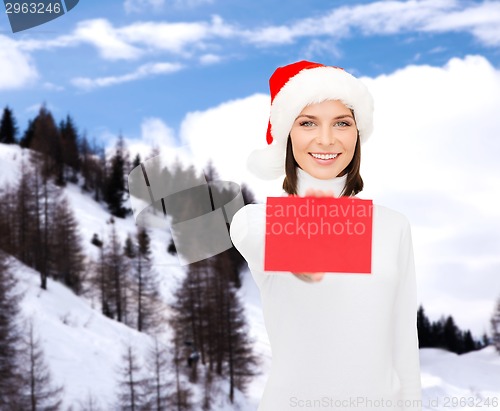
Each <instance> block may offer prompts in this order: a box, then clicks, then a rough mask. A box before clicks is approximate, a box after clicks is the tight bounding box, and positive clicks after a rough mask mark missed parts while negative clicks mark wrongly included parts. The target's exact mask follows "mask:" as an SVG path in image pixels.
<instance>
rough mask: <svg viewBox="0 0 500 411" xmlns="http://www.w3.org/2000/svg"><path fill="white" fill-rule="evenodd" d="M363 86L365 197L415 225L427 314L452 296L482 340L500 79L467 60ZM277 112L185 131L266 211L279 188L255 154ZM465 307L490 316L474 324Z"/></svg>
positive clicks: (497, 242) (492, 266) (217, 119)
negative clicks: (264, 175)
mask: <svg viewBox="0 0 500 411" xmlns="http://www.w3.org/2000/svg"><path fill="white" fill-rule="evenodd" d="M363 81H364V82H366V84H367V85H368V87H369V88H370V90H371V91H372V93H373V95H374V99H375V131H374V134H373V135H372V136H371V138H370V140H369V141H368V142H367V143H366V144H365V145H364V146H363V151H362V153H363V154H362V176H363V179H364V181H365V189H364V190H363V191H362V192H361V197H363V198H372V199H374V201H375V202H376V203H378V204H383V205H385V206H387V207H390V208H393V209H396V210H398V211H400V212H402V213H403V214H405V215H406V216H407V217H408V218H409V220H410V222H411V223H412V231H413V237H414V247H415V255H416V260H417V270H418V284H419V298H423V299H424V300H423V302H424V304H425V305H426V307H428V308H429V310H428V314H430V315H432V316H437V315H438V314H441V313H442V307H441V306H440V305H439V301H438V300H439V299H440V298H442V296H443V295H447V296H448V299H449V301H450V305H449V306H448V308H447V309H446V310H445V311H446V312H449V313H456V314H457V318H460V319H461V320H462V321H464V323H463V324H466V325H467V327H471V328H472V330H473V332H475V333H476V334H477V333H478V332H482V330H483V328H484V327H485V326H487V318H486V317H485V316H486V314H487V313H486V311H485V310H486V308H485V307H487V303H486V302H488V301H490V302H491V301H492V300H493V298H496V297H497V294H498V287H497V285H498V280H497V278H498V270H500V257H499V256H498V253H497V251H496V250H498V249H499V247H500V238H499V237H498V236H495V235H494V234H492V233H498V232H500V212H499V207H498V204H499V203H500V186H499V184H498V181H500V162H498V153H499V152H500V139H499V138H498V136H500V123H499V122H498V107H500V70H497V69H495V68H494V67H493V66H492V65H491V64H490V63H489V62H488V61H487V60H486V59H485V58H483V57H481V56H468V57H466V58H464V59H458V58H454V59H451V60H450V61H449V62H448V63H447V64H446V65H444V66H443V67H432V66H427V65H411V66H408V67H405V68H403V69H401V70H398V71H396V72H394V73H391V74H387V75H383V76H379V77H376V78H363ZM269 103H270V101H269V96H267V95H263V94H256V95H253V96H250V97H247V98H244V99H239V100H234V101H229V102H226V103H223V104H221V105H219V106H217V107H214V108H212V109H209V110H206V111H203V112H193V113H189V114H188V115H186V117H185V119H184V121H183V123H182V126H181V130H180V136H181V138H182V141H183V142H184V143H188V144H189V145H190V147H191V150H192V152H193V155H194V158H195V161H196V162H197V163H198V164H206V162H207V161H208V160H209V159H210V158H211V159H212V160H213V161H214V164H215V167H216V168H217V170H218V171H219V173H220V176H221V178H222V179H224V180H231V181H235V182H237V183H241V182H242V181H243V182H246V183H248V184H249V185H250V187H251V189H252V190H253V191H254V192H256V193H257V195H258V197H259V199H260V200H261V201H263V200H264V199H265V197H266V196H267V195H269V194H272V195H276V194H279V192H280V188H281V181H274V182H271V183H265V182H262V181H261V180H257V179H255V178H253V177H251V176H250V175H249V174H248V172H247V170H246V159H247V156H248V154H249V153H250V152H251V150H253V149H254V148H256V147H258V146H261V147H262V146H265V131H266V126H267V120H268V115H269ZM480 227H488V230H486V231H485V230H484V229H481V228H480ZM450 278H454V281H451V280H450ZM464 287H467V292H465V291H466V290H464ZM467 295H468V296H469V297H467ZM464 301H466V304H465V305H463V304H462V305H461V303H462V302H464ZM462 307H465V308H462ZM467 307H482V308H481V310H480V311H477V312H475V313H473V314H472V313H468V312H467ZM438 309H439V310H440V311H436V310H438ZM461 324H462V323H459V325H461Z"/></svg>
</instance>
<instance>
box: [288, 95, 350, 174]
mask: <svg viewBox="0 0 500 411" xmlns="http://www.w3.org/2000/svg"><path fill="white" fill-rule="evenodd" d="M357 135H358V134H357V128H356V123H355V121H354V117H353V115H352V113H351V110H350V109H348V108H347V107H346V106H345V105H344V104H343V103H342V102H341V101H339V100H327V101H323V102H322V103H315V104H311V105H308V106H306V107H305V108H304V109H303V110H302V112H301V113H300V114H299V116H298V117H297V118H296V119H295V121H294V123H293V125H292V129H291V130H290V138H291V140H292V150H293V155H294V157H295V160H296V161H297V163H298V164H299V166H300V168H302V170H304V171H305V172H306V173H308V174H310V175H311V176H313V177H316V178H319V179H323V180H326V179H331V178H334V177H337V176H339V175H341V174H342V172H343V171H344V169H345V168H346V167H347V166H348V165H349V163H350V162H351V160H352V158H353V156H354V149H355V148H356V140H357Z"/></svg>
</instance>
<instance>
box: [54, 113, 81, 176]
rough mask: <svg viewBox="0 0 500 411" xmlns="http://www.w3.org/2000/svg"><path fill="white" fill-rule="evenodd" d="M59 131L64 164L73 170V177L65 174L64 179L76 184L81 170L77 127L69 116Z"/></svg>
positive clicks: (62, 122) (61, 124)
mask: <svg viewBox="0 0 500 411" xmlns="http://www.w3.org/2000/svg"><path fill="white" fill-rule="evenodd" d="M59 131H60V133H61V145H62V159H63V162H64V164H65V165H66V166H68V167H70V168H71V170H72V172H71V176H66V173H65V175H64V179H65V180H70V181H71V182H73V183H76V181H77V173H78V171H79V170H80V153H79V141H78V140H79V139H78V131H77V129H76V126H75V124H74V122H73V119H72V118H71V117H70V116H69V115H68V116H67V117H66V120H65V121H64V120H63V121H61V123H60V125H59Z"/></svg>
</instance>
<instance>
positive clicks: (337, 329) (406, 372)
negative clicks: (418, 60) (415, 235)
mask: <svg viewBox="0 0 500 411" xmlns="http://www.w3.org/2000/svg"><path fill="white" fill-rule="evenodd" d="M270 86H271V115H270V120H269V127H268V131H267V136H266V138H267V142H268V144H269V145H268V147H266V148H265V149H262V150H257V151H255V152H253V153H252V155H251V156H250V158H249V164H248V165H249V167H250V169H251V170H252V171H254V173H255V174H257V175H258V176H260V177H261V178H264V179H274V178H277V177H279V176H283V174H285V179H284V182H283V189H284V191H285V193H284V194H285V195H287V194H289V195H290V194H293V195H298V196H301V197H303V196H306V197H308V196H311V197H312V196H317V197H332V196H336V197H339V196H343V197H352V196H355V195H356V194H357V193H358V192H359V191H361V190H362V188H363V180H362V179H361V176H360V174H359V166H360V159H361V151H360V150H361V148H360V146H361V143H363V142H364V141H366V140H367V139H368V137H369V135H370V133H371V131H372V118H373V101H372V97H371V94H370V93H369V91H368V89H367V88H366V87H365V86H364V84H363V83H362V82H361V81H359V80H358V79H356V78H354V77H353V76H351V75H350V74H348V73H346V72H345V71H344V70H343V69H340V68H338V67H333V66H324V65H321V64H318V63H311V62H307V61H300V62H297V63H293V64H290V65H288V66H284V67H280V68H278V69H277V70H276V71H275V73H274V74H273V75H272V76H271V80H270ZM266 210H267V209H266V205H265V204H251V205H247V206H245V207H243V208H242V209H240V210H239V211H238V212H237V213H236V214H235V215H234V217H233V220H232V223H231V228H230V229H231V239H232V241H233V243H234V245H235V247H236V248H237V249H238V250H239V251H240V253H241V254H242V255H243V257H244V258H245V259H246V261H247V262H248V266H249V268H250V271H251V273H252V276H253V278H254V280H255V282H256V284H257V285H258V287H259V291H260V295H261V300H262V306H263V309H264V320H265V324H266V330H267V333H268V335H269V341H270V343H271V348H272V361H273V362H272V369H271V372H270V375H269V379H268V381H267V384H266V387H265V390H264V393H263V396H262V399H261V402H260V404H259V408H258V411H276V410H279V411H287V410H295V409H297V407H299V408H300V407H307V408H308V409H310V410H318V411H319V410H322V409H324V408H325V407H331V408H332V409H333V408H335V409H342V410H350V409H352V410H357V411H361V410H366V411H368V410H370V411H373V410H374V409H377V408H379V407H380V408H383V409H384V410H391V411H410V410H411V411H420V410H421V409H422V404H421V382H420V363H419V351H418V348H419V344H418V334H417V324H416V317H417V300H416V278H415V266H414V261H413V248H412V241H411V230H410V226H409V223H408V220H407V219H406V217H404V216H403V215H402V214H400V213H398V212H396V211H394V210H390V209H388V208H386V207H382V206H380V205H374V206H373V220H372V223H373V226H372V238H371V243H372V248H371V272H369V273H368V275H367V274H366V272H365V274H363V273H362V272H349V273H345V272H342V273H341V272H335V273H322V272H314V273H304V272H273V271H266V270H265V269H264V265H265V264H264V260H265V251H266V252H270V253H286V252H287V249H284V248H283V247H281V248H279V244H278V245H276V247H275V248H276V249H272V250H269V249H266V248H265V246H264V245H265V243H266V231H265V228H266V225H267V222H266V221H267V220H266ZM306 220H307V221H313V220H314V218H313V215H312V214H308V215H306V216H305V217H304V219H303V220H301V221H306ZM289 228H290V233H294V232H295V231H294V230H293V227H289ZM290 235H293V234H290ZM334 235H335V233H334V232H332V233H331V234H328V236H325V237H324V238H326V239H327V240H326V241H325V242H327V244H324V248H321V249H322V252H323V253H324V255H326V256H327V257H329V258H331V255H333V254H334V253H332V252H330V250H331V249H332V247H333V245H332V244H338V243H336V242H335V241H336V240H337V238H335V239H334V238H333V237H330V236H334ZM296 238H297V237H296ZM322 238H323V237H322ZM330 238H331V242H330ZM287 240H290V239H289V238H287ZM292 241H293V239H292ZM278 248H279V249H278ZM364 251H366V250H355V252H354V253H353V254H355V255H356V253H357V255H358V256H359V255H361V254H362V253H363V252H364ZM299 258H301V259H308V258H310V255H309V254H308V253H307V252H306V251H305V250H304V253H303V255H302V256H300V257H299ZM342 258H343V257H342ZM295 261H299V260H295ZM327 274H328V275H327ZM323 400H326V402H325V401H323Z"/></svg>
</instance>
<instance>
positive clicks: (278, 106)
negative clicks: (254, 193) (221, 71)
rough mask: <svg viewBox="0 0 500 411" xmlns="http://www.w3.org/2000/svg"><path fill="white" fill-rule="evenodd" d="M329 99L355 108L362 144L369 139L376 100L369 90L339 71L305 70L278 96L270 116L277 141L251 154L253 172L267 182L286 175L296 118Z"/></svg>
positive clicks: (328, 69)
mask: <svg viewBox="0 0 500 411" xmlns="http://www.w3.org/2000/svg"><path fill="white" fill-rule="evenodd" d="M325 100H340V101H342V103H344V104H345V105H346V106H347V107H348V108H350V109H352V110H353V111H354V117H355V119H356V126H357V129H358V131H359V138H360V141H361V143H364V142H366V141H367V140H368V137H370V135H371V133H372V130H373V97H372V95H371V94H370V92H369V91H368V89H367V87H366V86H365V85H364V84H363V83H362V82H361V81H360V80H358V79H357V78H356V77H354V76H352V75H351V74H349V73H347V72H346V71H345V70H342V69H339V68H335V67H331V66H322V67H315V68H310V69H303V70H301V71H300V72H299V73H298V74H296V75H295V76H293V77H292V78H291V79H290V80H289V81H288V82H287V83H286V84H285V85H284V86H283V87H282V88H281V90H280V91H279V92H278V94H277V95H276V96H275V98H274V100H273V102H272V105H271V115H270V122H271V134H272V136H273V142H272V144H270V145H269V146H268V147H266V148H263V149H260V150H255V151H254V152H252V153H251V155H250V157H249V158H248V162H247V166H248V168H249V169H250V171H252V172H253V173H254V174H255V175H256V176H258V177H260V178H262V179H266V180H273V179H275V178H278V177H280V176H282V175H284V174H285V154H286V142H287V139H288V135H289V133H290V130H291V128H292V125H293V123H294V121H295V119H296V118H297V116H298V115H299V114H300V113H301V111H302V110H303V109H304V107H306V106H307V105H309V104H314V103H321V102H322V101H325Z"/></svg>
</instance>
